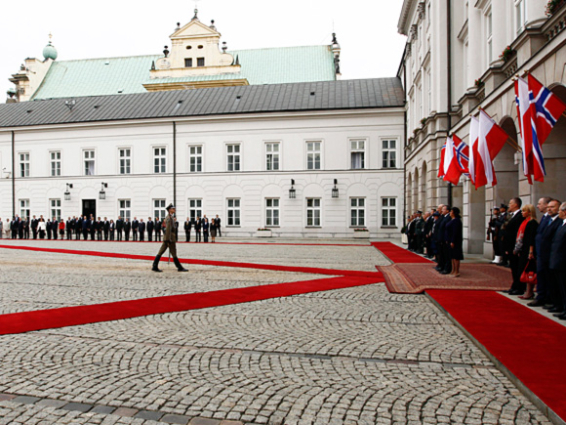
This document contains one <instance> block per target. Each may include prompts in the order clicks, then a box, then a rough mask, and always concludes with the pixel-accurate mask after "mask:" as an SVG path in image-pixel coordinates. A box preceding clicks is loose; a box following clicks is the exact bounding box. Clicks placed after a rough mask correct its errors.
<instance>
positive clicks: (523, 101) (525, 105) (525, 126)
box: [515, 78, 544, 184]
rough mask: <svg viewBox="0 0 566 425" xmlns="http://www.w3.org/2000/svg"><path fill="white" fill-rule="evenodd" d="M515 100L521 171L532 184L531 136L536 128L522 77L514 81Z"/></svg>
mask: <svg viewBox="0 0 566 425" xmlns="http://www.w3.org/2000/svg"><path fill="white" fill-rule="evenodd" d="M515 101H516V103H517V116H518V117H519V130H520V132H521V140H520V141H519V144H520V146H521V150H522V151H523V173H524V175H525V176H527V178H528V180H529V183H530V184H533V180H532V178H531V174H534V170H533V168H534V167H533V156H532V155H533V137H535V138H536V128H533V127H534V122H533V108H532V107H531V99H530V94H529V83H527V81H525V80H524V79H522V78H518V79H517V80H516V81H515ZM537 143H538V142H537ZM543 180H544V179H543Z"/></svg>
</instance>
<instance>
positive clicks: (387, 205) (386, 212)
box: [381, 198, 397, 227]
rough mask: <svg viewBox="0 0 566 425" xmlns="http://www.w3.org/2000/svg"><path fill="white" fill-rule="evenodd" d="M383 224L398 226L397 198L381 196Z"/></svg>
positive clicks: (384, 225)
mask: <svg viewBox="0 0 566 425" xmlns="http://www.w3.org/2000/svg"><path fill="white" fill-rule="evenodd" d="M381 225H382V226H383V227H396V226H397V199H396V198H381Z"/></svg>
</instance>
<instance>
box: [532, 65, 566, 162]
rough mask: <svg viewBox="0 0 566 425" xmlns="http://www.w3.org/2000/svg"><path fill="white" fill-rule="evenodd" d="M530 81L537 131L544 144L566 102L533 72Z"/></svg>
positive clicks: (565, 108)
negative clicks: (534, 75) (533, 74)
mask: <svg viewBox="0 0 566 425" xmlns="http://www.w3.org/2000/svg"><path fill="white" fill-rule="evenodd" d="M528 82H529V92H530V93H531V102H532V104H533V105H534V108H535V110H534V112H533V113H534V115H535V127H536V132H537V135H538V140H539V142H540V144H541V146H542V145H543V144H544V142H546V139H547V138H548V135H549V134H550V132H551V131H552V129H553V128H554V126H555V125H556V123H557V122H558V120H559V119H560V117H561V116H562V114H563V113H564V111H566V104H564V102H562V101H561V100H560V99H559V98H558V97H557V96H555V95H554V94H553V93H552V92H551V91H550V90H549V89H548V88H546V87H545V86H544V85H543V84H542V83H541V82H540V81H539V80H537V79H536V78H535V77H533V76H532V75H531V74H529V77H528ZM541 157H542V155H541Z"/></svg>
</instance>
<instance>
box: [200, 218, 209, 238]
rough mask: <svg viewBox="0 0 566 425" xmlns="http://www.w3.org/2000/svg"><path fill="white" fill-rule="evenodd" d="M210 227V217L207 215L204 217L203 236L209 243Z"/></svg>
mask: <svg viewBox="0 0 566 425" xmlns="http://www.w3.org/2000/svg"><path fill="white" fill-rule="evenodd" d="M209 229H210V223H209V222H208V218H207V217H206V214H205V216H204V217H203V218H202V236H203V238H204V242H205V243H208V231H209Z"/></svg>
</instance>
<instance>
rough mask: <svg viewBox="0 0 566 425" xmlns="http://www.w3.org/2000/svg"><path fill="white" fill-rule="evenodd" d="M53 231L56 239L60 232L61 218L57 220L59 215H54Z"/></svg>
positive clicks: (52, 221)
mask: <svg viewBox="0 0 566 425" xmlns="http://www.w3.org/2000/svg"><path fill="white" fill-rule="evenodd" d="M51 232H52V233H53V239H55V240H56V239H57V234H58V233H59V220H57V217H53V220H51Z"/></svg>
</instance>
